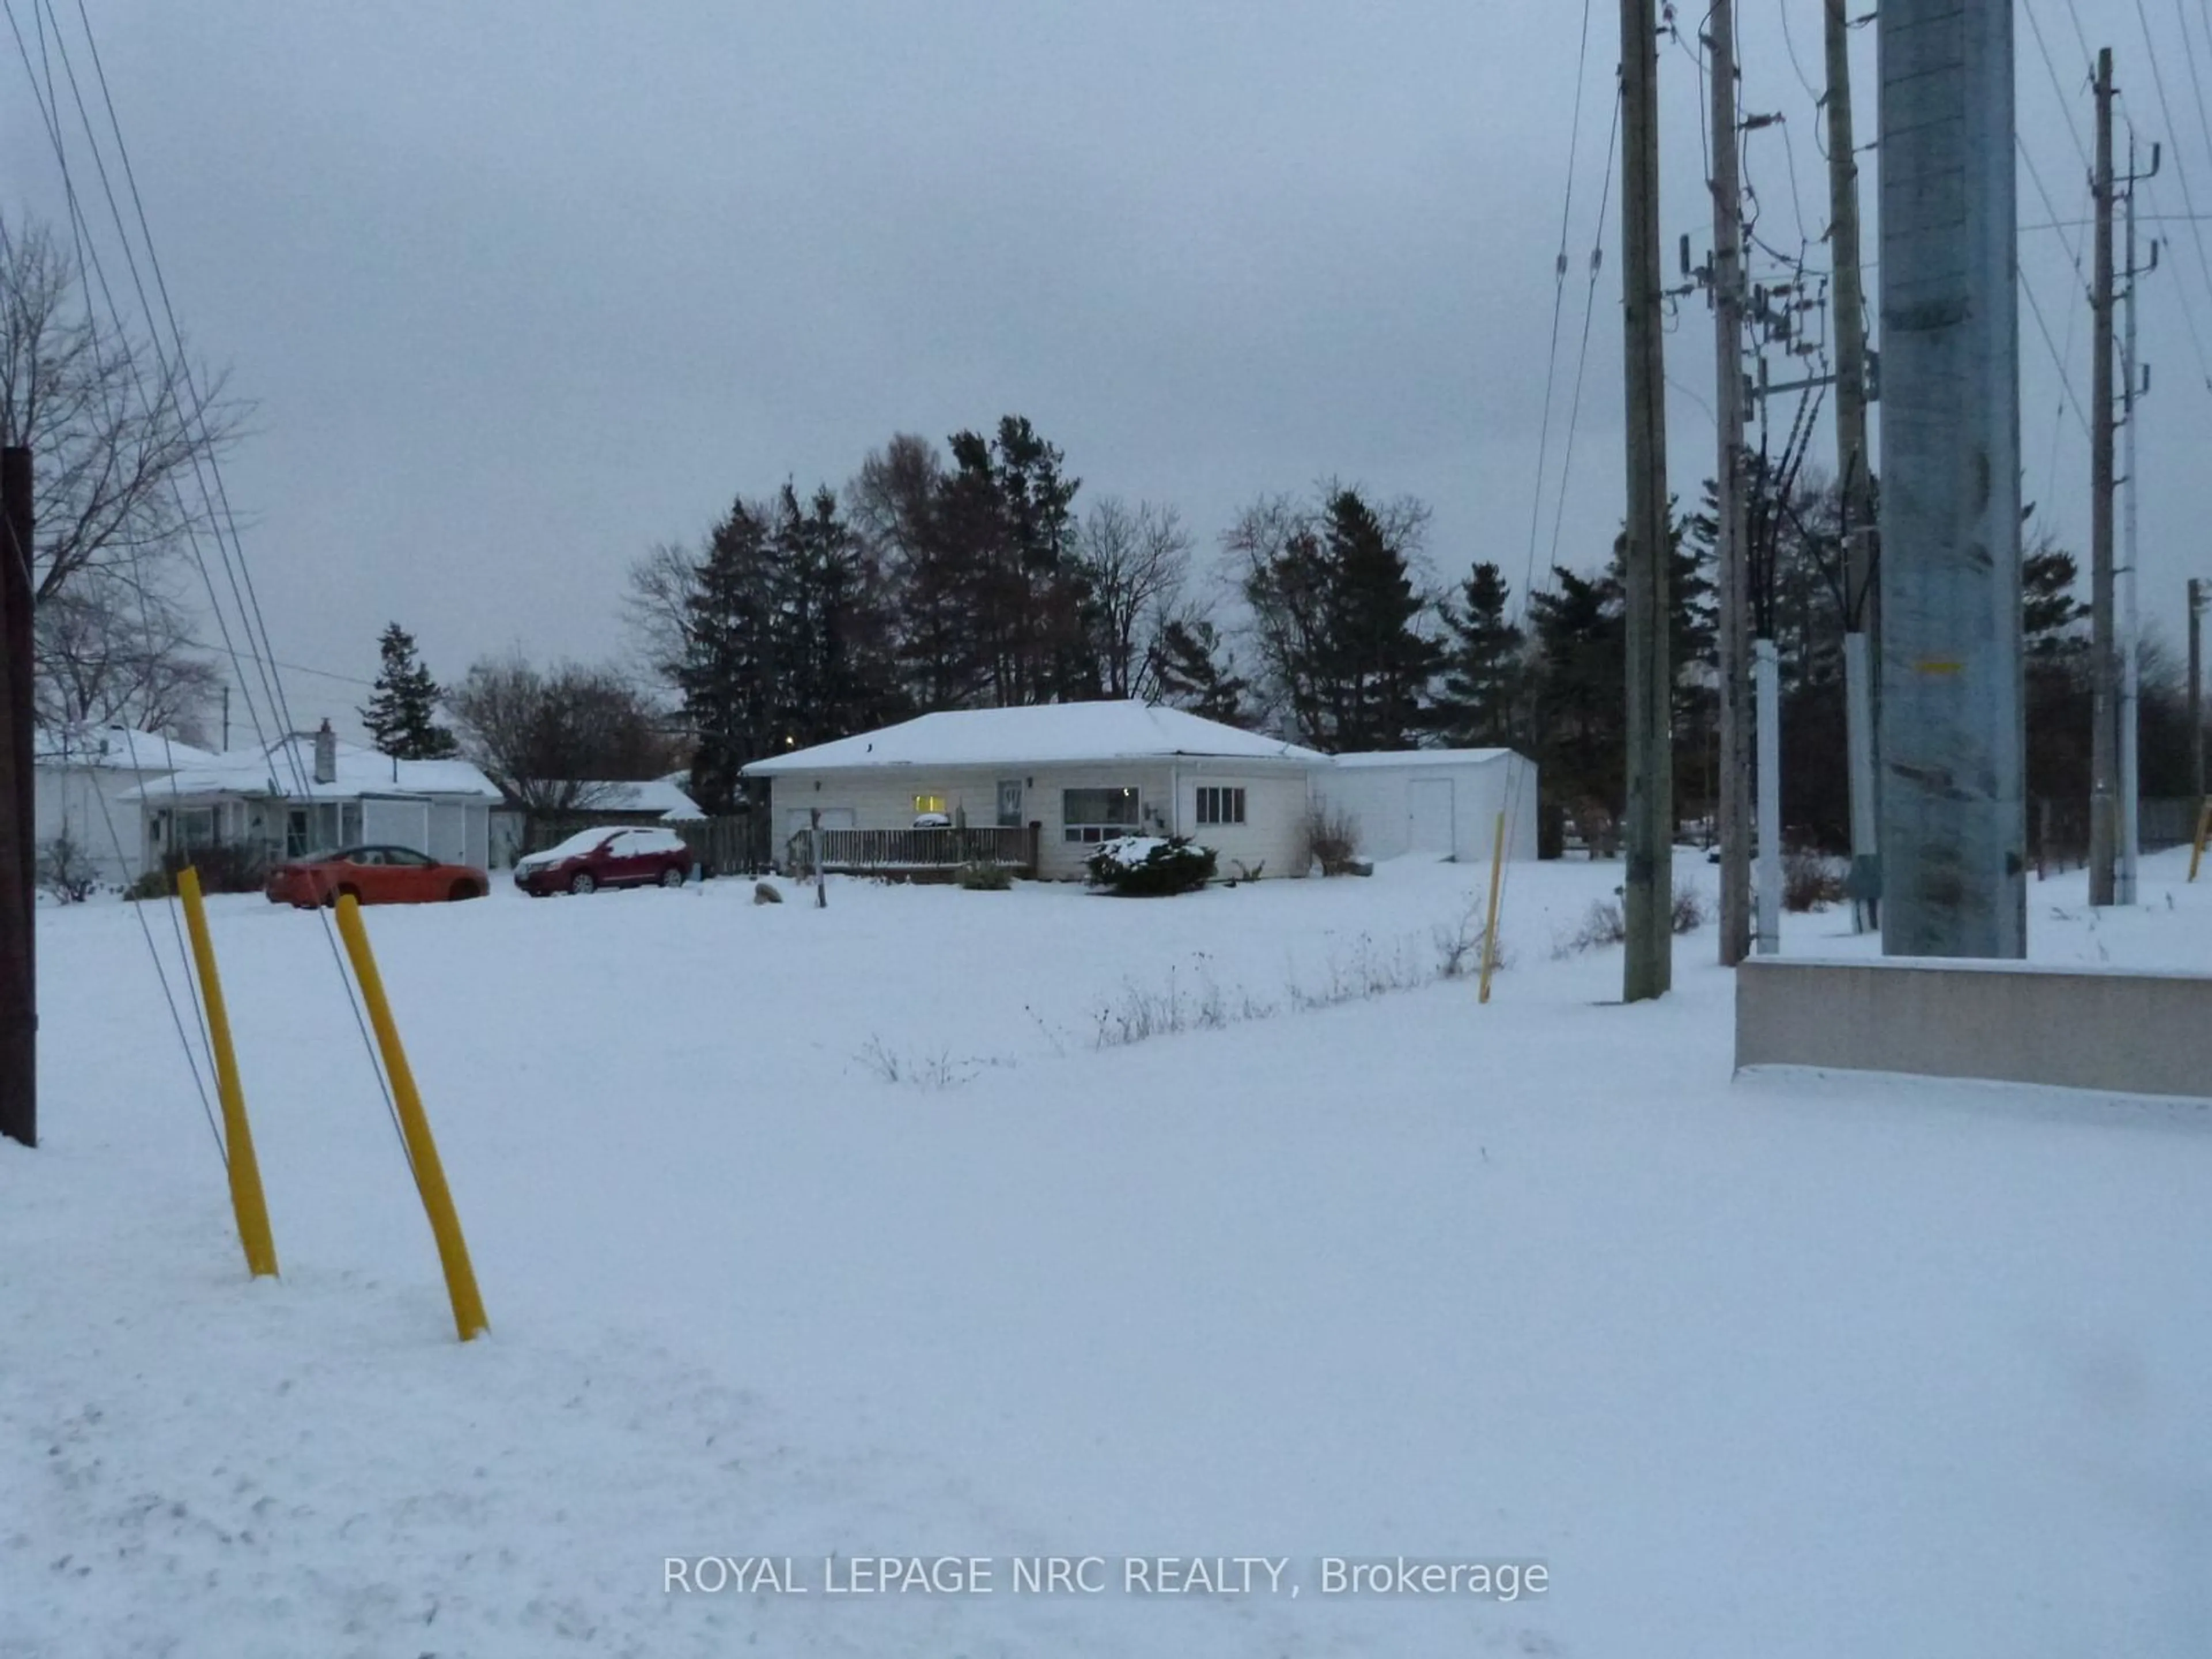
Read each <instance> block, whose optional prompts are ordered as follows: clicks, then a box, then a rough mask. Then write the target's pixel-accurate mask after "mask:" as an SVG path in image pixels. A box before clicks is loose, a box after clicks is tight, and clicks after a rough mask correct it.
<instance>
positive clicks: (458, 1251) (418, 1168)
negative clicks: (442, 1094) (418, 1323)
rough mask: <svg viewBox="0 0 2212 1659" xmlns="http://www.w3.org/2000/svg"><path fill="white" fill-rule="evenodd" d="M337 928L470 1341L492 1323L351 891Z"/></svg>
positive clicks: (458, 1319)
mask: <svg viewBox="0 0 2212 1659" xmlns="http://www.w3.org/2000/svg"><path fill="white" fill-rule="evenodd" d="M338 932H339V933H340V934H341V935H342V936H343V938H344V939H345V947H346V955H347V956H349V957H351V958H352V959H353V975H354V977H355V978H356V980H358V981H361V999H362V1001H363V1002H365V1003H367V1004H368V1023H369V1024H370V1025H371V1026H372V1027H374V1030H375V1031H376V1042H377V1046H378V1047H379V1048H381V1049H383V1051H384V1070H385V1074H386V1076H387V1077H388V1078H390V1079H391V1080H392V1104H393V1106H394V1107H395V1108H397V1109H398V1113H399V1128H400V1133H402V1134H403V1135H404V1136H405V1138H406V1141H407V1156H408V1158H409V1159H410V1161H412V1163H413V1164H414V1165H415V1184H416V1187H417V1188H420V1189H421V1192H422V1208H423V1210H424V1212H426V1213H427V1214H428V1216H429V1218H430V1231H431V1233H432V1235H433V1236H434V1237H435V1238H436V1239H437V1241H438V1261H439V1262H440V1263H441V1265H442V1266H443V1267H444V1268H445V1270H446V1290H447V1293H448V1294H449V1295H450V1296H451V1297H453V1324H454V1327H455V1328H457V1329H458V1330H459V1332H460V1334H461V1340H462V1341H464V1342H466V1341H468V1340H470V1339H471V1338H472V1337H475V1336H477V1335H479V1334H482V1333H483V1332H485V1331H488V1330H489V1329H490V1328H491V1321H490V1320H489V1319H487V1318H485V1317H484V1310H483V1297H480V1296H478V1295H477V1275H476V1269H475V1268H474V1267H471V1266H470V1265H469V1247H468V1244H467V1242H466V1241H465V1240H464V1239H463V1238H462V1237H461V1221H460V1218H459V1216H457V1215H456V1214H454V1213H453V1194H452V1193H450V1192H449V1191H447V1188H446V1170H445V1166H444V1165H443V1164H441V1163H440V1162H439V1161H438V1143H437V1142H436V1141H435V1140H434V1139H431V1138H430V1120H429V1119H428V1117H426V1116H424V1115H423V1112H422V1096H421V1095H420V1094H418V1093H417V1092H416V1088H415V1073H413V1072H412V1071H410V1070H409V1069H408V1065H407V1051H406V1049H404V1048H402V1047H401V1046H400V1043H399V1028H398V1026H397V1025H396V1024H393V1023H392V1005H391V1003H390V1002H388V1001H387V1000H386V999H385V995H384V980H383V977H382V975H380V974H378V972H377V971H376V957H375V956H374V954H373V953H372V952H371V951H370V950H369V948H368V929H367V928H365V927H362V921H361V906H360V903H359V902H357V901H356V899H355V898H354V896H353V895H352V894H350V893H345V894H341V895H340V896H339V898H338Z"/></svg>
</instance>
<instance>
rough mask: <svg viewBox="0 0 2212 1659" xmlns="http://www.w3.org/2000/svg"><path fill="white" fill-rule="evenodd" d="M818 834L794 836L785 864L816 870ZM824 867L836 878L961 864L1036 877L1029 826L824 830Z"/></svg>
mask: <svg viewBox="0 0 2212 1659" xmlns="http://www.w3.org/2000/svg"><path fill="white" fill-rule="evenodd" d="M813 835H814V832H813V831H812V830H811V829H801V830H799V832H798V833H797V834H796V835H794V836H792V837H791V840H790V842H789V844H788V847H787V862H788V864H789V866H790V868H791V869H793V871H800V870H805V871H811V870H812V868H813V852H812V841H813ZM821 835H822V867H823V869H824V870H827V871H829V872H832V873H834V874H842V875H850V874H854V873H860V872H869V871H878V870H881V871H908V870H951V869H957V867H959V866H961V865H963V864H1003V865H1006V866H1009V867H1010V868H1013V869H1018V870H1023V871H1026V872H1029V873H1030V874H1031V875H1035V874H1036V837H1035V836H1034V834H1033V833H1032V831H1031V829H1030V827H1029V826H1028V825H1026V824H1006V825H1001V824H985V825H981V826H980V827H970V828H968V829H824V830H823V831H822V832H821Z"/></svg>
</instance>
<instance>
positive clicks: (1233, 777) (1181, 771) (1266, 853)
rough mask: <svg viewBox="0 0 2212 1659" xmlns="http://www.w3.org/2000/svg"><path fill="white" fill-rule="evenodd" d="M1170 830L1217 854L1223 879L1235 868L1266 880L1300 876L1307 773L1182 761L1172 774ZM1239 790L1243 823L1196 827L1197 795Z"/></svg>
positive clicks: (1294, 768)
mask: <svg viewBox="0 0 2212 1659" xmlns="http://www.w3.org/2000/svg"><path fill="white" fill-rule="evenodd" d="M1175 771H1176V813H1177V817H1176V825H1175V827H1176V832H1177V833H1178V834H1180V835H1185V836H1189V837H1190V838H1191V839H1192V840H1193V841H1195V842H1198V843H1199V844H1200V846H1202V847H1211V848H1213V850H1214V851H1215V853H1217V854H1219V859H1218V868H1219V870H1220V872H1221V873H1222V874H1223V875H1225V876H1234V875H1236V874H1237V866H1238V865H1240V864H1241V865H1243V866H1244V868H1245V870H1247V871H1248V872H1249V871H1256V870H1260V869H1261V866H1265V874H1266V875H1267V876H1269V877H1279V876H1303V875H1304V874H1305V873H1306V861H1307V860H1306V813H1307V810H1308V805H1309V801H1310V795H1311V790H1310V787H1309V786H1308V783H1307V771H1306V769H1305V768H1304V766H1302V765H1297V764H1293V763H1274V764H1270V763H1259V764H1256V765H1255V763H1252V762H1249V761H1243V762H1239V761H1227V760H1222V761H1200V760H1186V761H1182V762H1180V763H1177V765H1176V769H1175ZM1201 788H1206V789H1242V790H1243V792H1244V822H1243V823H1236V824H1231V823H1200V822H1199V821H1198V792H1199V791H1200V789H1201Z"/></svg>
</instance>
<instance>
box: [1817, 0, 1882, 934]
mask: <svg viewBox="0 0 2212 1659" xmlns="http://www.w3.org/2000/svg"><path fill="white" fill-rule="evenodd" d="M1825 9H1826V12H1827V20H1828V27H1827V46H1828V101H1827V113H1828V263H1829V264H1831V265H1832V266H1833V267H1834V271H1835V274H1834V276H1833V277H1832V287H1831V289H1830V292H1831V293H1832V295H1833V296H1834V300H1835V307H1834V317H1835V328H1836V476H1837V477H1838V478H1839V479H1840V480H1842V486H1843V496H1844V500H1843V507H1844V681H1845V696H1844V707H1845V720H1846V725H1847V728H1848V733H1849V740H1848V742H1847V743H1846V744H1845V748H1846V750H1847V751H1848V757H1849V762H1850V808H1851V863H1852V866H1853V867H1854V870H1855V871H1856V872H1857V873H1858V874H1859V875H1860V876H1861V877H1862V878H1864V877H1865V876H1867V875H1868V874H1869V873H1871V872H1875V871H1878V870H1879V869H1880V867H1881V866H1880V863H1879V854H1880V852H1881V848H1880V846H1879V829H1878V826H1879V824H1880V823H1881V817H1880V811H1879V803H1878V801H1877V799H1876V792H1877V790H1878V789H1879V788H1880V787H1881V786H1880V783H1879V782H1878V780H1879V779H1880V777H1881V745H1880V743H1879V741H1878V735H1877V734H1878V732H1879V731H1880V721H1881V713H1880V709H1881V702H1880V697H1879V696H1878V688H1877V686H1876V684H1875V681H1876V679H1877V678H1878V677H1879V672H1880V665H1881V590H1880V588H1879V586H1877V584H1876V582H1875V551H1876V549H1875V514H1874V474H1873V465H1874V460H1873V452H1872V451H1871V450H1869V448H1868V447H1867V392H1868V390H1869V385H1868V375H1867V349H1866V294H1865V290H1864V289H1863V286H1862V284H1861V283H1860V281H1859V162H1858V153H1857V140H1856V138H1855V137H1854V136H1853V129H1852V124H1851V48H1850V24H1849V21H1848V20H1847V19H1846V18H1845V16H1844V0H1826V8H1825ZM1854 641H1856V642H1854ZM1869 860H1872V861H1873V862H1869ZM1869 909H1870V907H1869V906H1864V905H1855V906H1854V907H1853V913H1854V915H1855V916H1857V917H1858V918H1859V920H1860V921H1861V922H1862V923H1863V921H1864V920H1865V915H1864V914H1863V913H1864V912H1866V911H1868V910H1869Z"/></svg>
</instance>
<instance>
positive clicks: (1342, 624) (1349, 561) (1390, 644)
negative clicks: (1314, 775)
mask: <svg viewBox="0 0 2212 1659" xmlns="http://www.w3.org/2000/svg"><path fill="white" fill-rule="evenodd" d="M1324 546H1325V549H1326V558H1327V562H1328V574H1329V577H1330V579H1331V586H1332V587H1333V589H1334V595H1333V599H1334V603H1333V604H1332V605H1331V607H1330V609H1331V612H1332V616H1333V623H1334V625H1333V627H1332V628H1331V629H1330V635H1329V640H1328V647H1327V649H1326V651H1325V653H1324V655H1323V670H1322V678H1323V679H1324V681H1325V682H1332V681H1333V682H1334V702H1335V705H1336V707H1335V711H1334V714H1335V718H1334V731H1333V732H1332V733H1331V734H1330V735H1331V737H1332V738H1333V746H1334V748H1335V749H1336V750H1340V751H1342V750H1367V749H1410V748H1411V747H1413V741H1414V738H1415V737H1416V735H1417V734H1418V732H1419V729H1420V724H1421V705H1422V702H1423V700H1424V699H1425V697H1426V696H1427V694H1428V690H1429V682H1430V680H1431V678H1433V677H1434V676H1435V674H1436V671H1437V664H1438V662H1439V660H1440V659H1441V656H1442V652H1441V650H1440V648H1439V647H1438V646H1437V641H1434V640H1432V639H1431V638H1429V637H1428V636H1427V635H1425V634H1423V633H1422V632H1420V630H1419V629H1418V628H1417V627H1416V626H1415V624H1416V623H1417V622H1418V621H1419V618H1420V617H1421V616H1422V614H1423V613H1424V612H1425V611H1426V610H1427V609H1428V602H1427V601H1426V600H1425V599H1423V598H1422V596H1421V595H1420V594H1419V592H1416V591H1415V589H1414V586H1413V576H1412V574H1411V573H1410V571H1409V570H1408V569H1407V563H1406V555H1405V552H1404V550H1403V549H1401V548H1400V547H1398V546H1395V545H1394V544H1393V542H1392V538H1390V537H1389V535H1388V534H1386V533H1385V532H1384V530H1383V525H1382V523H1381V521H1380V520H1377V519H1376V516H1375V513H1374V510H1373V509H1372V508H1370V507H1369V506H1368V505H1367V503H1366V502H1365V501H1363V500H1361V499H1360V496H1359V494H1358V491H1357V490H1352V489H1340V490H1338V491H1337V492H1336V493H1335V494H1334V495H1331V496H1330V497H1329V501H1328V519H1327V527H1326V530H1325V532H1324Z"/></svg>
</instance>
